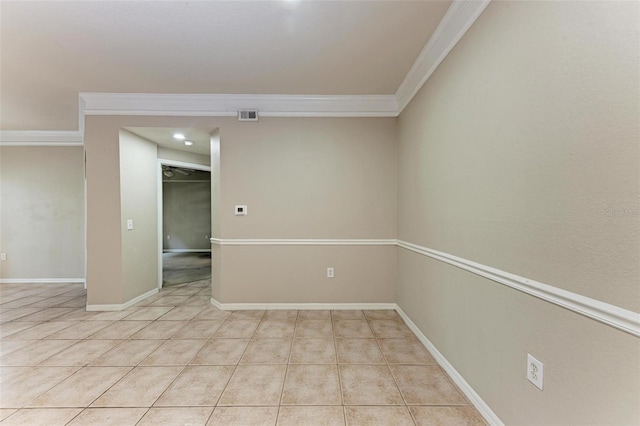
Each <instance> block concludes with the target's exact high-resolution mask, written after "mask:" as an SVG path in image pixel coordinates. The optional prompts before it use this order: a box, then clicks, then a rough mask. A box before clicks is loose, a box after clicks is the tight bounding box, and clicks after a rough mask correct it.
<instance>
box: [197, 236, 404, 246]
mask: <svg viewBox="0 0 640 426" xmlns="http://www.w3.org/2000/svg"><path fill="white" fill-rule="evenodd" d="M209 240H210V241H211V244H216V245H220V246H395V245H396V240H394V239H237V238H236V239H233V238H210V239H209Z"/></svg>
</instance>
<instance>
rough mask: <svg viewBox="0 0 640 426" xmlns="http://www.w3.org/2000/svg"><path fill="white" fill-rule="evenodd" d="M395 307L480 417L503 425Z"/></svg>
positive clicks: (451, 366) (407, 318)
mask: <svg viewBox="0 0 640 426" xmlns="http://www.w3.org/2000/svg"><path fill="white" fill-rule="evenodd" d="M395 309H396V311H397V312H398V314H400V316H401V317H402V319H403V320H404V322H405V324H407V327H409V329H411V331H412V332H413V334H415V335H416V337H417V338H418V340H420V342H421V343H422V344H423V345H424V346H425V347H426V348H427V350H428V351H429V352H431V355H433V357H434V358H435V360H436V362H437V363H438V364H440V366H441V367H442V368H443V369H444V370H445V371H446V372H447V374H448V375H449V377H451V379H452V380H453V381H454V382H455V384H456V385H457V386H458V387H459V388H460V390H462V392H463V393H464V394H465V396H466V397H467V398H468V399H469V401H471V403H472V404H473V406H474V407H476V409H477V410H478V411H479V412H480V414H481V415H482V417H484V419H485V420H486V421H487V423H489V424H490V425H496V426H500V425H504V423H503V422H502V420H500V418H499V417H498V416H497V415H496V413H494V412H493V410H492V409H491V407H489V405H487V403H486V402H484V400H483V399H482V398H481V397H480V395H478V394H477V393H476V391H475V390H473V388H472V387H471V385H469V383H467V381H466V380H465V379H464V377H462V375H461V374H460V373H458V371H457V370H456V369H455V368H454V367H453V365H451V363H450V362H449V361H448V360H447V359H446V358H445V357H444V355H442V354H441V353H440V351H439V350H438V349H437V348H436V347H435V345H434V344H433V343H431V341H430V340H429V339H427V337H426V336H425V335H424V334H423V333H422V331H420V329H419V328H418V326H417V325H415V324H414V323H413V321H411V318H409V316H408V315H407V314H405V313H404V311H403V310H402V309H401V308H400V307H399V306H396V308H395Z"/></svg>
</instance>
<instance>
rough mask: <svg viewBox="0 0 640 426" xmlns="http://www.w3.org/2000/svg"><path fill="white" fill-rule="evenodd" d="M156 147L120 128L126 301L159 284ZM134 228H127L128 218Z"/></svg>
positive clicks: (123, 262)
mask: <svg viewBox="0 0 640 426" xmlns="http://www.w3.org/2000/svg"><path fill="white" fill-rule="evenodd" d="M157 157H158V146H157V145H156V144H155V143H153V142H150V141H148V140H146V139H143V138H141V137H139V136H137V135H134V134H133V133H130V132H128V131H126V130H120V200H121V204H120V209H121V216H122V225H121V232H122V278H123V282H122V283H123V287H124V297H125V301H128V300H131V299H133V298H135V297H137V296H139V295H141V294H144V293H146V292H148V291H150V290H153V289H156V288H157V287H158V179H159V176H158V165H157ZM129 219H131V220H133V229H132V230H127V220H129Z"/></svg>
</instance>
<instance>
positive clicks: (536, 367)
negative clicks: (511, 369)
mask: <svg viewBox="0 0 640 426" xmlns="http://www.w3.org/2000/svg"><path fill="white" fill-rule="evenodd" d="M543 368H544V365H543V364H542V363H541V362H540V361H538V360H537V359H535V358H534V357H532V356H531V354H527V380H529V381H530V382H531V383H533V384H534V385H536V387H537V388H538V389H540V390H542V379H543V372H544V369H543Z"/></svg>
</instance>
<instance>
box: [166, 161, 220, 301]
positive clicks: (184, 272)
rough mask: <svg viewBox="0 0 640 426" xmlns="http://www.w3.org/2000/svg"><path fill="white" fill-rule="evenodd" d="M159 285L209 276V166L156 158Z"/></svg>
mask: <svg viewBox="0 0 640 426" xmlns="http://www.w3.org/2000/svg"><path fill="white" fill-rule="evenodd" d="M158 167H159V173H160V179H159V180H158V181H159V186H160V188H159V189H158V205H159V208H158V225H159V227H160V228H161V229H160V230H159V233H160V235H161V236H162V242H161V244H160V242H159V246H160V247H159V248H160V250H161V259H159V261H160V265H161V266H162V268H161V271H159V277H160V280H159V281H160V282H159V287H160V288H162V287H170V286H173V285H178V284H184V283H188V282H194V281H203V280H210V279H211V243H210V238H211V169H210V167H209V166H203V165H199V164H194V163H184V162H177V161H171V160H163V159H159V160H158Z"/></svg>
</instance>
